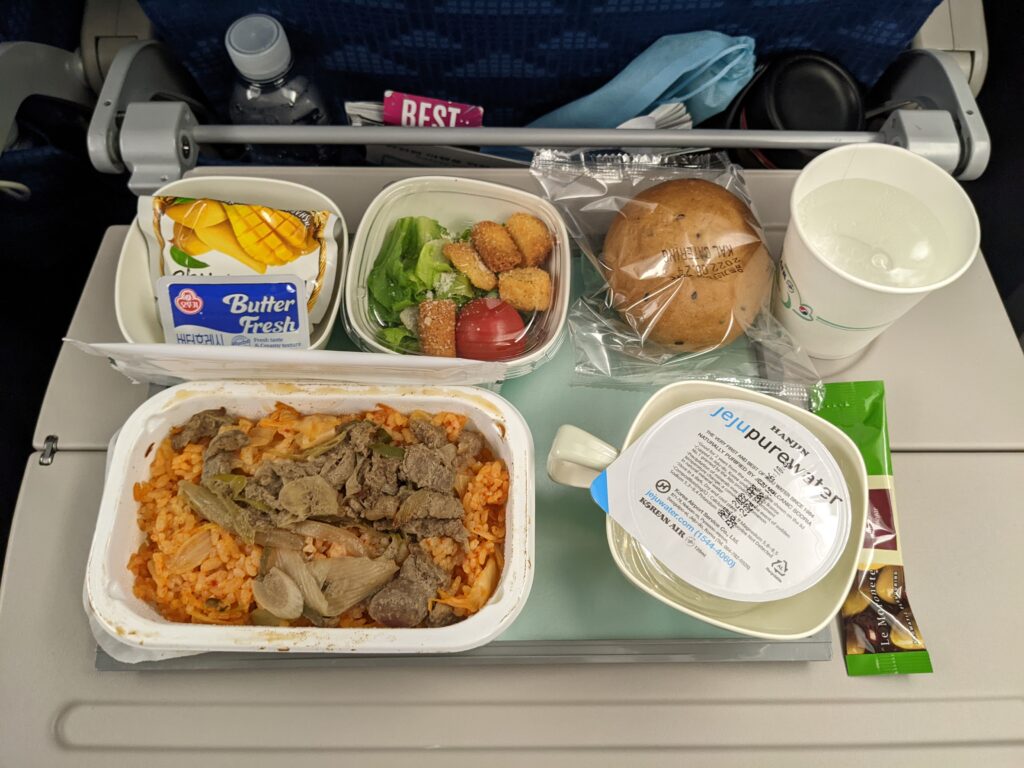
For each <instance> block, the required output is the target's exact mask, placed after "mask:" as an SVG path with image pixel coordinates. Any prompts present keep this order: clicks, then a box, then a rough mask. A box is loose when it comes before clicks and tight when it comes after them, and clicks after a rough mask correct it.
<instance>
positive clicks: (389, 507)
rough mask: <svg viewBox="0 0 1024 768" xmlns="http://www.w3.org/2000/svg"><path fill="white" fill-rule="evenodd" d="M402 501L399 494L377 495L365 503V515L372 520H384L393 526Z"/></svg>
mask: <svg viewBox="0 0 1024 768" xmlns="http://www.w3.org/2000/svg"><path fill="white" fill-rule="evenodd" d="M400 503H401V502H399V500H398V497H397V496H385V495H380V496H376V497H374V498H373V499H372V500H370V501H369V502H368V503H365V504H364V505H363V517H364V518H365V519H367V520H369V521H371V522H377V521H383V522H386V523H388V526H389V527H393V525H394V520H395V514H396V513H397V512H398V507H399V504H400Z"/></svg>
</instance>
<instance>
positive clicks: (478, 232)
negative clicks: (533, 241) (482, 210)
mask: <svg viewBox="0 0 1024 768" xmlns="http://www.w3.org/2000/svg"><path fill="white" fill-rule="evenodd" d="M470 237H471V238H472V240H473V247H474V248H476V252H477V253H479V254H480V258H481V259H483V261H484V264H486V265H487V268H488V269H490V270H491V271H492V272H504V271H505V270H507V269H513V268H514V267H518V266H519V265H520V264H521V263H522V261H523V254H521V253H520V252H519V249H518V248H516V244H515V242H514V241H513V240H512V235H510V234H509V233H508V230H507V229H505V228H504V227H503V226H501V224H498V223H497V222H495V221H481V222H477V223H476V224H475V225H473V231H472V232H471V233H470Z"/></svg>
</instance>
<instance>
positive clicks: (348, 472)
mask: <svg viewBox="0 0 1024 768" xmlns="http://www.w3.org/2000/svg"><path fill="white" fill-rule="evenodd" d="M325 458H326V460H325V461H324V465H323V467H321V468H320V477H322V478H323V479H324V480H326V481H327V482H328V483H330V484H331V485H332V486H334V487H335V488H341V486H343V485H344V484H345V481H347V480H348V479H349V478H350V477H351V476H352V473H353V472H355V470H356V452H355V450H354V449H353V448H352V447H351V446H348V445H339V446H338V447H337V448H334V449H332V450H331V451H329V452H328V453H327V454H326V456H325Z"/></svg>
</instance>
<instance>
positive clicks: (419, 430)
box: [409, 419, 448, 448]
mask: <svg viewBox="0 0 1024 768" xmlns="http://www.w3.org/2000/svg"><path fill="white" fill-rule="evenodd" d="M409 429H411V430H412V433H413V435H415V436H416V439H417V440H419V441H420V442H421V443H423V444H424V445H425V446H427V448H443V447H444V446H445V445H447V443H448V435H447V433H446V432H445V431H444V427H439V426H437V425H436V424H434V423H433V422H430V421H427V420H426V419H412V420H410V422H409Z"/></svg>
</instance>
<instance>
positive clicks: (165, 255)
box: [153, 196, 337, 323]
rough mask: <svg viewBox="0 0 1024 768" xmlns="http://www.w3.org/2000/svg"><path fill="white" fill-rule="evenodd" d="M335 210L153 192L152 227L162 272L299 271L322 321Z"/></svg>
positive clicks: (332, 262)
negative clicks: (313, 209)
mask: <svg viewBox="0 0 1024 768" xmlns="http://www.w3.org/2000/svg"><path fill="white" fill-rule="evenodd" d="M336 218H337V217H336V216H334V215H333V214H331V213H330V212H328V211H288V210H279V209H276V208H272V207H270V206H266V205H259V204H255V203H248V202H235V201H231V202H228V201H222V200H214V199H210V198H198V199H196V198H187V197H170V196H166V197H159V196H158V197H154V198H153V233H154V235H155V238H156V244H157V245H158V247H159V250H160V254H159V258H158V259H157V260H156V262H155V264H154V269H153V276H154V280H155V279H157V278H158V277H160V276H162V275H175V276H179V277H182V276H187V277H197V276H213V275H237V276H245V275H260V276H267V277H268V278H271V277H272V278H274V279H278V278H280V277H284V276H287V275H294V276H296V277H298V278H299V279H300V280H301V281H302V282H303V283H304V285H305V293H306V304H307V309H308V312H309V317H310V321H311V322H314V323H316V322H319V320H320V319H321V318H322V317H323V315H324V313H325V312H326V307H327V303H328V302H327V300H324V297H323V296H322V295H321V294H323V293H327V294H328V296H327V298H329V294H330V292H331V289H332V288H333V282H334V275H335V272H336V269H337V264H336V262H337V244H336V243H335V241H334V238H333V237H332V232H333V225H334V221H336Z"/></svg>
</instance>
